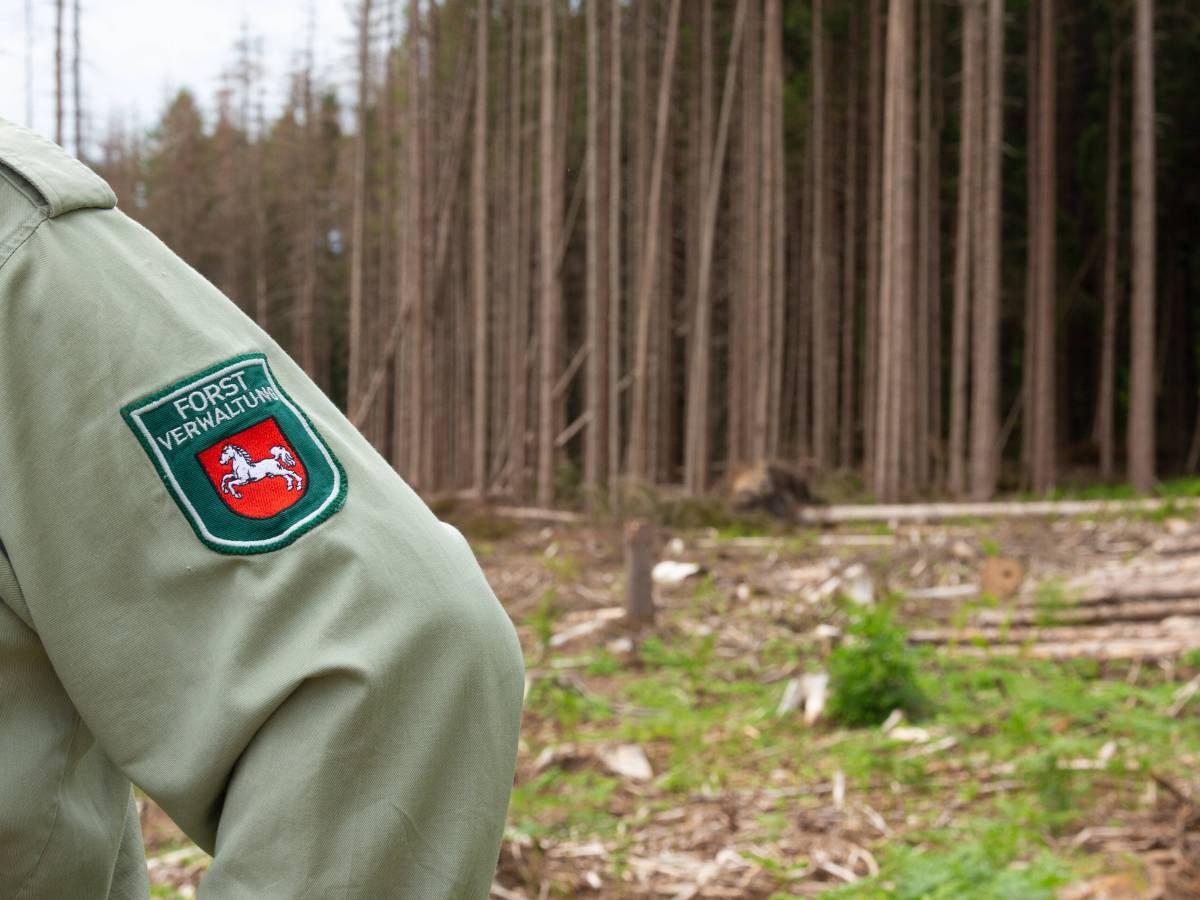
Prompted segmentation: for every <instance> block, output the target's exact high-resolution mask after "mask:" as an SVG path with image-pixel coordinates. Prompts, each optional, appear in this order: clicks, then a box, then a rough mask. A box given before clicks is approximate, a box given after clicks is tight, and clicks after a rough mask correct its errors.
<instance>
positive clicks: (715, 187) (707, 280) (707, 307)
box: [684, 0, 747, 494]
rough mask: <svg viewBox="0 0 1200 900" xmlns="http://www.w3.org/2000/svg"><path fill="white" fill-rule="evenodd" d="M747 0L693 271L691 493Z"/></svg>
mask: <svg viewBox="0 0 1200 900" xmlns="http://www.w3.org/2000/svg"><path fill="white" fill-rule="evenodd" d="M746 4H747V0H738V4H737V7H736V9H735V11H734V15H733V33H732V36H731V37H730V44H729V61H728V62H727V63H726V67H725V85H724V88H723V90H722V94H721V112H720V117H719V121H718V123H717V136H716V142H715V149H714V151H713V155H712V159H713V161H712V164H711V167H710V168H709V170H708V171H709V173H710V174H709V176H707V177H706V178H705V181H706V182H707V184H706V186H705V194H704V207H703V209H702V211H701V216H702V221H701V228H700V247H699V251H698V260H697V265H698V266H699V271H698V272H697V275H696V318H695V321H694V323H693V328H692V333H691V341H692V348H691V353H690V355H689V360H690V366H689V371H688V396H687V416H686V421H687V429H688V435H687V441H686V443H685V448H684V480H685V484H686V487H687V489H688V491H689V492H690V493H692V494H699V493H702V492H703V491H704V490H705V488H706V487H707V478H708V467H709V434H710V432H709V392H710V387H711V386H710V383H709V380H710V372H711V350H712V348H711V331H712V267H713V244H714V242H715V239H716V224H717V209H718V202H719V199H720V195H721V181H722V175H723V173H724V171H725V155H726V150H727V149H728V147H729V124H730V121H731V119H732V117H733V99H734V90H735V88H736V85H737V74H738V65H739V62H738V58H739V55H740V53H741V48H742V33H743V31H744V29H745V24H746Z"/></svg>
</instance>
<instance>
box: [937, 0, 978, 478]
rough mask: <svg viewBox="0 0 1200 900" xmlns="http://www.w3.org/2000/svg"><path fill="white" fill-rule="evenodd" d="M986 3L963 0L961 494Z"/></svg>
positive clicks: (953, 464) (953, 366)
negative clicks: (984, 11)
mask: <svg viewBox="0 0 1200 900" xmlns="http://www.w3.org/2000/svg"><path fill="white" fill-rule="evenodd" d="M982 15H983V7H982V0H964V5H963V36H962V43H963V46H962V79H961V81H962V116H961V119H960V123H961V124H960V134H959V146H958V201H957V203H958V209H957V224H956V226H955V232H954V320H953V323H952V326H951V327H952V332H951V348H950V353H951V363H950V440H949V444H948V446H947V450H946V457H947V472H946V479H947V486H948V487H949V489H950V492H951V493H952V494H955V495H961V494H963V493H964V492H965V489H966V466H965V451H966V439H967V416H968V408H967V401H968V378H969V371H968V370H969V364H968V346H967V344H968V338H969V323H970V321H971V305H972V304H971V283H972V248H973V247H974V244H975V225H976V219H975V216H973V215H972V210H973V209H974V204H975V202H976V198H977V197H978V196H979V168H978V162H979V151H978V147H977V143H978V138H979V119H980V112H981V111H980V101H981V93H980V87H981V85H980V82H981V80H982V79H981V72H980V61H981V60H980V56H981V46H980V45H981V42H982V31H983V22H982Z"/></svg>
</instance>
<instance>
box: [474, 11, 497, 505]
mask: <svg viewBox="0 0 1200 900" xmlns="http://www.w3.org/2000/svg"><path fill="white" fill-rule="evenodd" d="M478 17H479V20H478V22H477V23H476V25H475V140H474V146H473V148H472V154H471V290H472V301H473V305H474V308H475V354H474V355H475V358H474V360H472V364H473V368H474V376H475V384H474V401H475V410H474V412H475V414H474V426H475V427H474V433H473V435H472V443H473V448H472V449H473V454H472V485H473V487H474V489H475V493H476V494H478V495H479V496H481V497H482V496H483V495H484V494H485V493H486V492H487V462H488V441H487V435H488V427H487V426H488V419H487V414H488V402H487V401H488V396H487V386H488V374H489V373H488V366H489V361H490V359H489V356H488V323H489V317H488V253H487V249H488V239H487V233H488V208H487V207H488V198H487V154H488V149H487V134H488V129H487V116H488V84H489V81H490V79H489V77H488V76H489V72H488V31H489V26H490V24H491V18H492V16H491V10H490V8H489V0H479V12H478Z"/></svg>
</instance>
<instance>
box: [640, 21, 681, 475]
mask: <svg viewBox="0 0 1200 900" xmlns="http://www.w3.org/2000/svg"><path fill="white" fill-rule="evenodd" d="M679 6H680V0H671V7H670V12H669V14H668V17H667V35H666V46H665V48H664V49H663V64H662V72H661V74H660V76H659V82H658V109H657V113H656V115H655V133H654V161H653V163H652V167H651V172H650V192H649V196H648V197H647V199H646V216H645V234H646V242H645V246H644V247H643V249H642V251H641V254H640V257H641V259H640V262H641V268H640V271H639V272H638V279H637V293H636V294H635V297H634V304H635V308H636V309H637V316H638V320H637V344H636V350H635V354H636V355H635V358H634V372H633V410H632V415H631V421H630V434H629V474H630V476H631V477H632V478H633V479H634V480H639V481H646V480H648V479H649V478H651V477H652V473H651V469H650V466H651V459H650V454H649V436H650V430H651V429H652V428H653V427H655V423H653V422H651V421H650V417H651V416H650V413H651V410H652V408H653V407H652V406H651V405H650V402H649V401H650V395H649V375H650V364H651V360H650V341H651V334H650V331H651V323H652V322H653V313H654V304H653V300H654V288H655V285H654V283H653V282H654V269H655V262H656V260H657V257H658V245H659V238H660V231H659V221H660V218H661V216H662V206H661V200H662V190H663V178H664V160H665V158H666V152H667V124H668V121H669V119H670V112H671V110H670V103H671V83H672V79H673V77H674V74H675V55H676V48H677V47H678V45H679Z"/></svg>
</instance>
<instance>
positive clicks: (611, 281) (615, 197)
mask: <svg viewBox="0 0 1200 900" xmlns="http://www.w3.org/2000/svg"><path fill="white" fill-rule="evenodd" d="M609 29H610V43H611V46H610V48H609V54H610V56H609V84H608V87H609V91H610V98H609V110H608V121H609V134H608V150H609V158H608V178H609V183H608V204H609V208H608V290H609V296H608V348H607V353H608V378H609V384H608V454H607V455H608V466H607V480H608V486H609V488H610V489H611V488H612V487H613V486H615V484H616V481H617V478H618V477H619V475H620V472H621V390H620V386H619V385H620V380H621V359H622V356H621V347H622V344H623V341H622V321H623V319H622V316H621V197H622V190H621V108H622V104H621V89H622V86H623V82H622V78H621V72H622V57H621V0H612V4H611V6H610V7H609Z"/></svg>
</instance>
